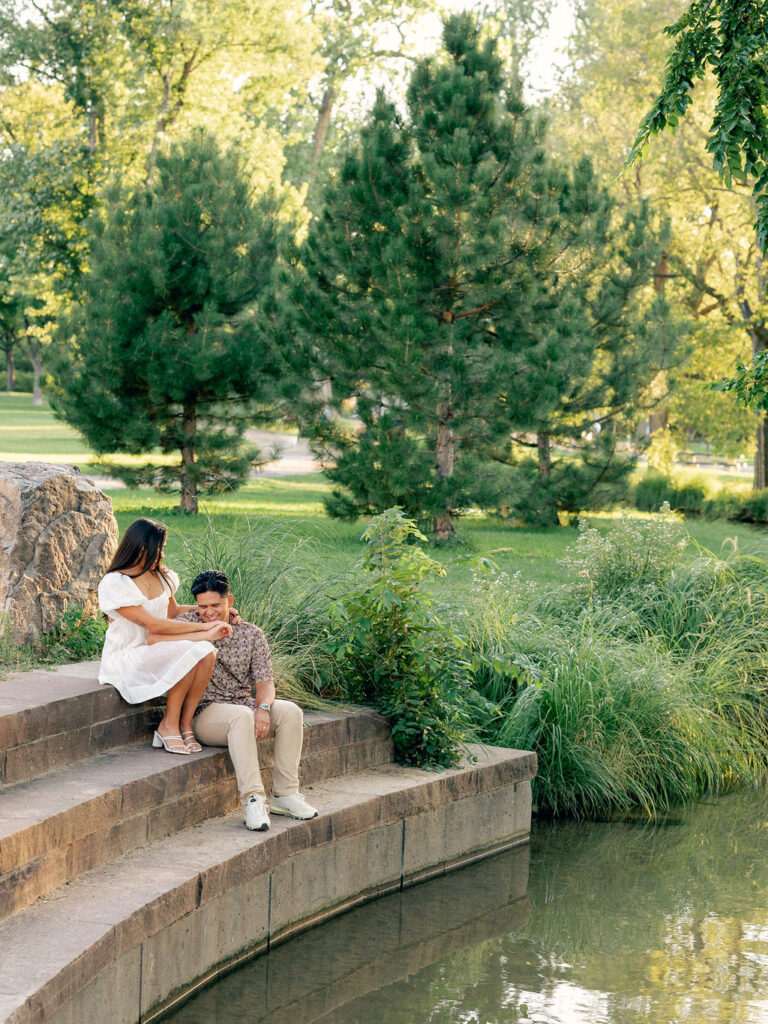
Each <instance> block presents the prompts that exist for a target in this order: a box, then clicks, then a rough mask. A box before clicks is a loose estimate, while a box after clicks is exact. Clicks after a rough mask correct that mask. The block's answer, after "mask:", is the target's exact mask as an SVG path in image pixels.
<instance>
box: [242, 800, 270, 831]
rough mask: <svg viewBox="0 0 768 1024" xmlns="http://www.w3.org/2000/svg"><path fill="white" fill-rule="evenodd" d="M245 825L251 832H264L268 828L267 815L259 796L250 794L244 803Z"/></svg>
mask: <svg viewBox="0 0 768 1024" xmlns="http://www.w3.org/2000/svg"><path fill="white" fill-rule="evenodd" d="M245 827H246V828H249V829H251V830H252V831H253V832H266V831H267V829H268V828H269V815H268V814H267V809H266V807H265V806H264V801H263V800H262V799H261V797H260V796H252V797H251V799H250V800H249V801H248V803H247V804H246V805H245Z"/></svg>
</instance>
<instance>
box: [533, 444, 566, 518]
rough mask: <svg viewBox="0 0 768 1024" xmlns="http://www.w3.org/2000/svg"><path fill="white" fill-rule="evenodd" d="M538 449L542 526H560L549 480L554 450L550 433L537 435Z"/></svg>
mask: <svg viewBox="0 0 768 1024" xmlns="http://www.w3.org/2000/svg"><path fill="white" fill-rule="evenodd" d="M536 449H537V451H538V455H539V484H540V485H541V492H540V493H541V496H542V498H543V499H544V500H543V501H542V502H541V506H540V507H541V512H540V514H539V521H540V522H541V525H542V526H559V525H560V520H559V519H558V516H557V509H556V508H555V506H554V505H553V504H552V494H551V491H550V489H549V482H550V479H551V477H552V450H551V448H550V445H549V434H547V433H546V431H542V432H541V433H539V434H537V435H536Z"/></svg>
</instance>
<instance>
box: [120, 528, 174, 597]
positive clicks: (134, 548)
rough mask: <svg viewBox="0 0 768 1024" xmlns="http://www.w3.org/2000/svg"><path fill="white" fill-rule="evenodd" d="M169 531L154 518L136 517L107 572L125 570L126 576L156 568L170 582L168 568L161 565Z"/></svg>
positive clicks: (137, 574)
mask: <svg viewBox="0 0 768 1024" xmlns="http://www.w3.org/2000/svg"><path fill="white" fill-rule="evenodd" d="M167 533H168V531H167V530H166V528H165V527H164V526H163V524H162V523H156V522H155V520H154V519H136V520H135V521H134V522H132V523H131V525H130V526H129V527H128V529H127V530H126V531H125V533H124V534H123V539H122V540H121V541H120V544H119V546H118V549H117V551H116V552H115V556H114V558H113V559H112V561H111V563H110V566H109V568H108V569H107V572H124V571H125V570H126V569H132V570H133V572H128V573H126V576H141V574H142V573H143V572H146V571H147V570H148V569H154V570H155V572H157V573H159V574H160V576H162V578H163V580H164V581H166V582H168V575H167V572H166V570H165V569H164V568H163V567H162V566H161V565H160V557H161V552H162V550H163V542H164V541H165V537H166V534H167Z"/></svg>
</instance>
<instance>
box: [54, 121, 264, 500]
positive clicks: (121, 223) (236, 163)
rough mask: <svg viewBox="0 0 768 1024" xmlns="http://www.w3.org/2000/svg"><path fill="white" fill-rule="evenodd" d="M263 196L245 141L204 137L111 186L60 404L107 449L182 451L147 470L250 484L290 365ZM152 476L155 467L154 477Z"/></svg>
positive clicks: (194, 487) (216, 485)
mask: <svg viewBox="0 0 768 1024" xmlns="http://www.w3.org/2000/svg"><path fill="white" fill-rule="evenodd" d="M273 205H274V204H273V203H272V202H271V201H267V200H263V201H260V202H255V201H254V199H253V197H252V196H251V195H250V187H249V183H248V178H247V176H246V174H245V169H244V166H243V162H242V159H241V157H240V156H239V154H238V153H237V152H236V151H235V150H231V151H229V152H226V153H222V152H221V151H220V150H219V148H218V146H217V144H216V142H215V140H214V139H213V138H212V137H211V136H209V135H207V134H204V133H199V134H196V135H193V136H192V137H190V139H188V140H187V141H186V142H185V143H183V144H180V145H176V146H174V147H173V148H171V149H170V150H169V151H167V152H165V153H161V154H159V155H158V159H157V167H156V171H155V174H154V177H153V179H152V182H151V184H150V185H148V186H147V187H146V188H144V189H140V190H139V191H137V192H136V193H135V194H134V195H133V196H131V197H130V198H128V199H125V198H123V197H121V196H119V195H117V196H113V197H112V199H111V201H110V202H108V204H107V213H106V216H105V218H104V219H103V220H100V221H99V222H98V223H96V225H95V226H94V230H93V236H92V239H91V245H90V252H91V262H90V270H89V272H88V273H87V274H85V275H84V281H83V291H82V295H81V299H80V302H79V304H78V306H77V308H76V309H75V311H74V313H73V315H72V317H71V318H70V320H69V321H68V323H67V324H66V325H65V328H64V330H63V331H62V332H61V338H60V340H59V345H58V351H57V356H56V359H55V362H54V364H53V367H52V369H53V373H54V379H55V384H56V388H55V393H54V395H53V403H54V408H55V409H56V411H57V412H58V414H59V415H61V416H62V417H63V418H64V419H66V420H67V421H68V422H69V423H71V424H72V425H73V426H74V427H76V428H77V429H78V430H79V431H80V432H81V433H82V434H83V435H84V437H85V438H86V439H87V441H88V442H89V444H90V445H91V446H92V447H93V449H94V450H95V451H96V452H97V453H107V452H128V453H131V454H139V453H146V452H151V451H152V450H153V449H155V448H159V449H160V450H161V451H162V452H164V453H170V452H174V451H176V452H178V453H179V455H180V462H179V464H177V465H175V466H171V467H169V466H163V467H149V470H148V471H147V472H148V478H151V479H152V481H153V482H155V483H156V484H160V485H166V486H169V487H174V486H175V487H176V488H180V489H181V503H180V507H181V508H182V509H185V510H187V511H189V512H196V511H197V495H198V490H203V491H210V490H216V489H221V488H222V487H225V486H237V485H238V484H239V483H241V482H242V480H243V478H244V476H245V475H246V474H247V472H248V469H249V467H250V466H251V465H252V463H253V459H254V456H255V454H256V453H255V452H254V451H253V450H252V449H249V448H248V446H244V445H243V442H242V434H243V430H244V427H245V425H246V422H247V420H248V417H249V416H252V415H253V412H254V407H255V406H259V405H260V406H266V405H268V403H269V402H270V400H271V397H272V395H273V392H274V385H275V381H276V379H277V377H278V376H279V373H280V361H279V358H278V355H277V353H276V351H275V348H274V345H273V344H272V343H271V341H270V340H269V338H268V337H267V336H266V335H265V332H264V331H263V330H262V328H261V322H260V318H259V316H258V305H259V299H260V296H261V295H262V293H263V291H264V289H265V287H266V284H267V282H268V281H269V278H270V275H271V273H272V268H273V264H274V260H275V253H276V246H277V230H278V229H277V227H276V224H277V221H276V217H275V210H274V208H273ZM145 475H146V474H145Z"/></svg>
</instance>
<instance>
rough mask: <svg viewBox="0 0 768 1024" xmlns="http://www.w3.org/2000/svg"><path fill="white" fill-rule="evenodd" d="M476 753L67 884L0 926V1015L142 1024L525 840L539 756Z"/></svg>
mask: <svg viewBox="0 0 768 1024" xmlns="http://www.w3.org/2000/svg"><path fill="white" fill-rule="evenodd" d="M475 753H476V755H477V761H476V762H475V763H471V764H466V765H465V766H463V767H461V768H458V769H454V770H451V771H447V772H443V773H440V774H436V773H429V772H422V771H418V770H417V769H406V768H401V767H396V766H386V767H384V768H377V769H375V770H370V771H363V772H359V773H357V774H355V775H354V776H348V777H343V778H338V779H332V780H330V781H328V782H324V783H322V784H321V785H319V786H316V787H315V788H314V790H313V792H312V796H311V799H312V801H313V802H314V803H315V804H316V805H317V806H318V807H319V809H320V810H321V814H320V816H319V817H318V818H316V819H314V820H313V821H309V822H294V821H283V820H279V819H275V818H273V826H272V829H271V830H270V832H268V833H250V832H248V831H247V830H246V829H244V828H243V827H242V824H241V821H240V816H239V814H236V815H229V816H227V817H225V818H219V819H215V820H212V821H207V822H205V823H204V824H202V825H199V826H197V827H196V828H191V829H187V830H186V831H184V832H181V833H177V834H175V835H172V836H168V837H167V838H165V839H162V840H158V841H156V842H153V843H151V844H149V845H148V846H145V847H143V848H142V849H140V850H136V851H134V852H133V853H130V854H128V855H126V856H124V857H122V858H120V859H119V860H116V861H113V862H112V863H110V864H107V865H105V866H103V867H101V868H98V869H97V870H95V871H92V872H90V873H89V874H87V875H84V876H83V877H81V878H79V879H76V880H75V881H73V882H71V883H70V885H68V886H67V887H65V888H64V889H61V890H59V891H58V892H56V893H54V894H53V896H52V898H51V899H49V900H47V901H39V902H38V903H36V904H34V905H33V906H30V907H28V908H27V909H26V910H23V911H21V912H20V913H18V914H16V915H14V916H13V917H12V918H9V919H8V920H7V921H5V922H4V923H3V924H2V925H0V948H2V949H3V951H4V955H3V971H2V976H1V977H0V1020H2V1021H5V1022H6V1024H31V1022H42V1021H55V1022H56V1024H68V1022H75V1021H77V1022H78V1024H80V1022H82V1021H83V1020H89V1021H90V1020H101V1019H107V1018H108V1019H109V1020H110V1021H114V1022H116V1024H117V1022H125V1024H134V1022H136V1021H139V1020H149V1019H151V1018H152V1017H153V1016H155V1015H156V1014H157V1013H158V1012H159V1011H160V1010H162V1009H163V1008H164V1007H166V1006H168V1005H169V1004H170V1003H172V1002H173V1001H174V1000H176V999H178V998H179V997H182V996H183V995H184V993H185V992H187V991H188V990H189V989H190V987H191V986H194V985H195V983H196V982H198V980H199V979H201V978H205V977H208V976H210V974H211V972H212V971H218V970H224V969H226V968H228V967H229V966H231V965H232V964H234V963H237V962H238V961H239V960H240V959H242V958H243V956H247V955H251V954H252V952H253V951H254V950H258V949H259V948H268V947H269V946H270V945H271V944H274V943H275V942H278V941H282V940H284V939H285V938H286V937H288V936H290V935H292V934H295V933H296V932H297V931H300V930H302V929H304V928H307V927H309V926H311V925H312V924H313V923H316V922H317V921H319V920H322V919H323V918H325V917H327V916H329V915H331V914H333V913H338V912H339V910H340V909H343V908H345V907H347V906H349V905H350V903H351V902H359V901H361V900H365V899H369V898H371V897H372V896H374V895H376V894H380V893H384V892H390V891H395V890H397V889H401V888H403V887H405V886H406V885H409V884H413V883H414V882H415V881H418V880H421V879H423V878H425V877H428V876H434V875H436V874H440V873H445V872H446V871H448V870H450V869H451V868H452V867H454V866H456V865H457V864H460V863H465V862H467V861H468V860H471V859H473V858H476V857H478V856H482V855H484V854H487V853H488V852H489V851H493V850H498V849H502V848H505V847H511V846H514V845H516V844H524V843H525V842H526V841H527V838H528V834H529V829H530V808H531V799H530V797H531V789H530V779H531V778H532V776H533V774H534V773H535V767H536V759H535V756H534V755H533V754H528V753H522V752H519V751H508V750H494V749H488V748H486V749H484V750H477V751H476V752H475ZM6 951H7V952H6Z"/></svg>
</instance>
